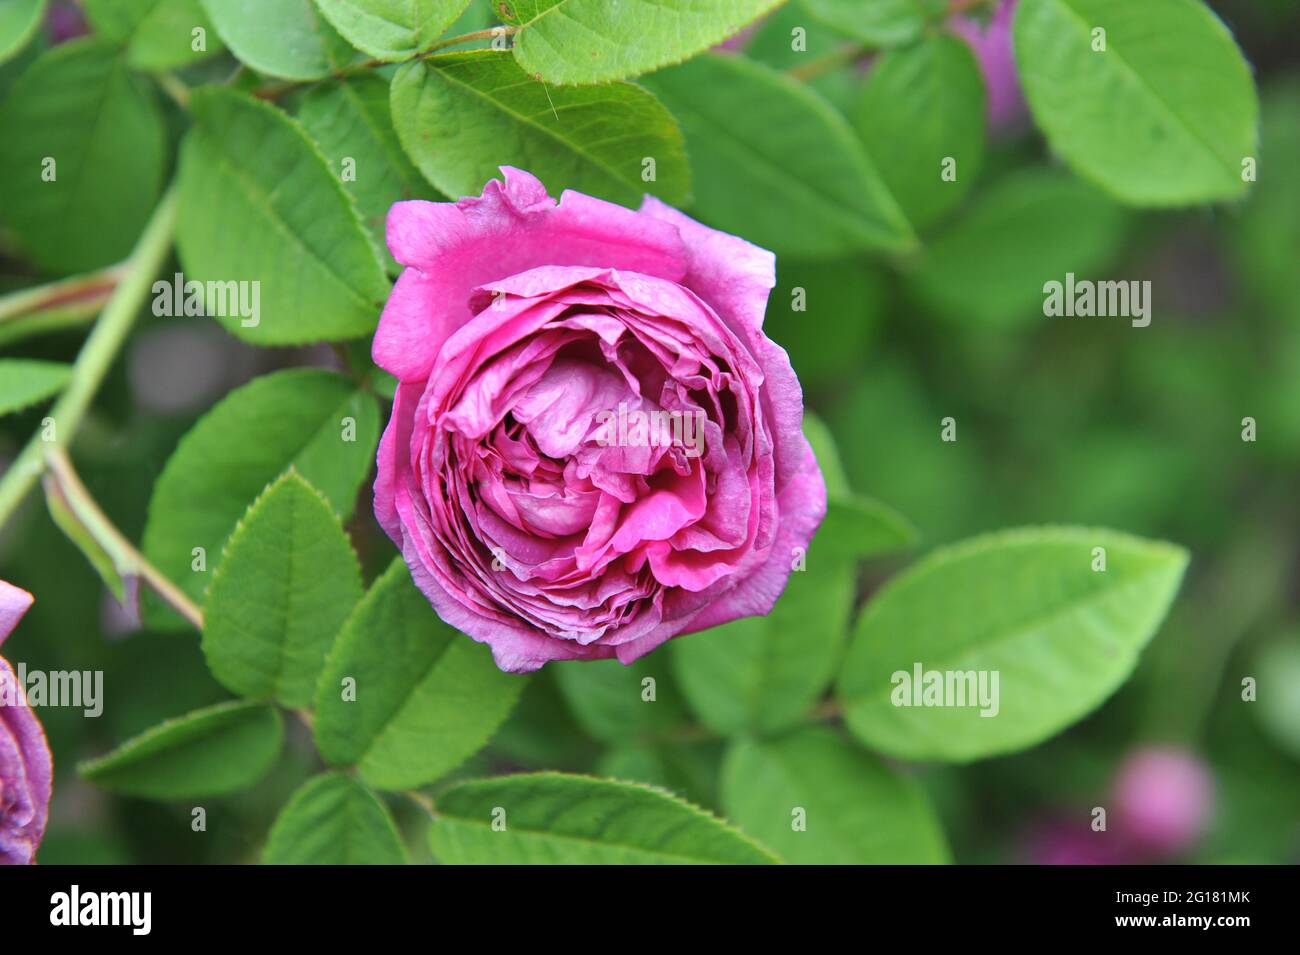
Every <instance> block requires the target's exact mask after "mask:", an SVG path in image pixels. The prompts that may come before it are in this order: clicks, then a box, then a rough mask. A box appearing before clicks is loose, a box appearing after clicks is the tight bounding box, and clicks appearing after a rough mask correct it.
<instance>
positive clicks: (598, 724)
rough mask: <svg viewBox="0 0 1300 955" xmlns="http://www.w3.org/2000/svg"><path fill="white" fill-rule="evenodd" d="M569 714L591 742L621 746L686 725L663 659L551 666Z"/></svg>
mask: <svg viewBox="0 0 1300 955" xmlns="http://www.w3.org/2000/svg"><path fill="white" fill-rule="evenodd" d="M555 678H556V680H557V681H558V682H559V685H560V690H561V691H562V692H563V693H564V698H565V699H566V700H567V701H568V704H569V709H571V710H572V711H573V715H574V716H575V717H576V718H577V720H578V722H579V723H581V724H582V727H583V729H585V730H586V731H587V732H588V733H590V734H591V735H592V736H595V737H596V738H598V739H603V740H611V741H616V740H622V739H630V738H635V737H638V736H650V735H654V734H663V733H667V732H671V731H672V730H673V729H675V728H679V727H681V726H684V725H686V724H687V723H688V722H689V721H690V720H689V717H688V715H687V713H686V707H685V706H684V705H683V703H682V698H681V694H680V693H679V692H678V691H677V687H676V685H675V684H674V683H673V679H672V675H671V674H670V672H669V669H668V661H667V660H666V659H665V657H664V655H663V654H650V655H649V656H645V657H642V658H641V659H640V660H637V661H636V662H635V663H632V664H628V665H624V664H622V663H619V662H618V661H617V660H598V661H592V662H581V661H578V662H567V663H560V664H556V665H555Z"/></svg>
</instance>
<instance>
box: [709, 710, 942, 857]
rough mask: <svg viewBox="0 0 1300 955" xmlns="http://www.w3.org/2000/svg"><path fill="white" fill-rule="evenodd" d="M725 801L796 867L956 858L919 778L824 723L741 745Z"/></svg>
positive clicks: (725, 785)
mask: <svg viewBox="0 0 1300 955" xmlns="http://www.w3.org/2000/svg"><path fill="white" fill-rule="evenodd" d="M722 804H723V806H724V807H725V809H726V812H727V814H728V816H730V817H731V818H732V819H734V820H735V821H736V823H737V825H739V826H741V827H743V828H744V829H745V831H746V832H750V833H753V834H754V835H755V836H756V837H757V838H759V839H761V840H763V841H764V842H765V843H766V844H768V845H770V846H771V847H772V848H773V849H774V850H775V851H776V852H777V854H778V855H780V856H781V857H782V858H783V859H785V860H786V861H787V862H794V863H798V864H802V865H878V864H891V865H894V864H905V865H915V864H925V863H943V862H948V861H949V857H948V848H947V845H946V843H945V841H944V837H943V831H942V829H941V828H940V826H939V821H938V819H936V818H935V815H934V811H933V810H932V809H931V808H930V803H929V800H928V799H927V798H926V796H925V793H924V791H923V790H922V789H921V787H920V786H919V785H918V784H917V783H916V782H915V780H912V779H909V778H907V777H906V776H903V775H900V774H898V773H896V772H894V771H893V770H891V769H889V768H888V767H886V766H885V765H884V764H882V763H881V762H880V760H878V759H876V758H875V757H874V756H872V755H870V754H869V753H866V752H864V751H862V750H861V749H859V748H858V747H856V746H854V745H852V744H851V743H849V742H848V741H847V740H846V739H844V737H843V736H841V735H840V734H839V733H837V732H835V731H834V730H832V729H829V728H827V727H824V726H809V727H805V728H804V729H801V730H797V731H795V732H793V733H790V734H788V735H786V736H782V737H780V738H779V739H773V740H765V741H756V740H737V741H736V742H735V743H733V744H732V746H731V749H730V750H729V751H728V753H727V756H726V759H725V761H724V763H723V769H722ZM800 810H802V812H800ZM796 822H802V823H803V824H804V826H805V827H806V828H802V829H796V828H795V824H796Z"/></svg>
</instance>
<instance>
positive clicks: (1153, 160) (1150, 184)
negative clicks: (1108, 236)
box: [1015, 0, 1259, 206]
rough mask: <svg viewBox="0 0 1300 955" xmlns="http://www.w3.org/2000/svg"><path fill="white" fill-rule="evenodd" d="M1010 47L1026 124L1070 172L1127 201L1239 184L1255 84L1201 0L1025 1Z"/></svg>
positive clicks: (1203, 198)
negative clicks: (1030, 121) (1033, 125)
mask: <svg viewBox="0 0 1300 955" xmlns="http://www.w3.org/2000/svg"><path fill="white" fill-rule="evenodd" d="M1099 30H1100V31H1104V36H1103V34H1099V33H1098V32H1097V31H1099ZM1103 40H1104V49H1102V48H1101V47H1102V41H1103ZM1015 44H1016V62H1017V64H1018V65H1019V68H1020V78H1021V82H1022V83H1023V85H1024V88H1025V95H1026V98H1027V99H1028V100H1029V105H1030V107H1031V108H1032V109H1033V111H1034V119H1035V121H1036V122H1037V123H1038V125H1039V127H1040V128H1041V129H1042V130H1043V132H1044V133H1046V135H1047V138H1048V140H1049V141H1050V143H1051V145H1052V147H1053V149H1055V150H1056V151H1057V152H1059V153H1060V154H1061V155H1062V156H1063V157H1064V158H1065V159H1066V161H1068V162H1069V163H1070V164H1071V165H1072V166H1073V167H1074V168H1075V169H1076V170H1078V172H1079V173H1080V174H1081V175H1083V176H1086V177H1087V178H1089V179H1091V180H1093V181H1094V182H1096V183H1098V184H1099V185H1101V186H1103V187H1105V188H1106V189H1107V190H1108V191H1109V192H1111V193H1112V194H1114V195H1115V196H1118V197H1119V198H1120V199H1122V200H1123V201H1125V202H1127V203H1130V204H1131V205H1138V206H1174V205H1189V204H1191V203H1195V202H1208V201H1212V200H1215V199H1228V198H1233V197H1236V196H1240V195H1241V194H1242V193H1244V192H1245V191H1246V188H1247V182H1246V181H1245V180H1244V178H1243V176H1242V160H1243V159H1246V158H1247V157H1253V156H1255V155H1256V124H1257V122H1258V116H1259V104H1258V102H1257V99H1256V95H1255V86H1254V82H1253V81H1252V79H1251V75H1250V67H1249V66H1248V65H1247V64H1246V61H1245V59H1244V58H1243V57H1242V55H1241V51H1240V50H1238V49H1237V45H1236V43H1235V42H1234V41H1233V39H1232V34H1230V33H1229V32H1228V29H1227V28H1226V27H1225V26H1224V25H1223V23H1222V22H1221V21H1220V20H1219V19H1218V18H1217V17H1216V16H1215V15H1214V14H1213V13H1212V12H1211V11H1210V10H1209V8H1208V7H1206V5H1205V4H1204V3H1202V2H1200V0H1146V2H1144V3H1129V2H1128V0H1025V2H1023V3H1021V4H1020V6H1019V7H1018V8H1017V10H1016V19H1015ZM1193 63H1194V64H1195V65H1196V66H1195V68H1194V69H1189V67H1188V64H1193Z"/></svg>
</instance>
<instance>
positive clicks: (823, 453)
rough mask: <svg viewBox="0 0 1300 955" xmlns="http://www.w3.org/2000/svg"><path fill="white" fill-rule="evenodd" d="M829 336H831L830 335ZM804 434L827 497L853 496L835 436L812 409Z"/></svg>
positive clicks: (805, 421)
mask: <svg viewBox="0 0 1300 955" xmlns="http://www.w3.org/2000/svg"><path fill="white" fill-rule="evenodd" d="M828 337H829V336H828ZM803 434H804V437H805V438H807V439H808V444H809V445H811V447H812V450H813V456H814V457H816V458H817V467H818V468H819V469H820V470H821V472H822V480H824V481H825V482H826V497H827V499H828V500H831V501H845V500H848V499H850V498H851V497H852V496H853V490H852V489H851V488H850V487H849V476H848V474H846V473H845V471H844V461H843V460H842V459H841V458H840V449H839V447H838V446H837V445H836V444H835V436H834V435H833V434H831V429H830V428H829V427H827V425H826V422H825V421H823V420H822V419H821V418H819V417H818V416H817V415H816V414H814V413H813V412H811V411H805V412H804V413H803Z"/></svg>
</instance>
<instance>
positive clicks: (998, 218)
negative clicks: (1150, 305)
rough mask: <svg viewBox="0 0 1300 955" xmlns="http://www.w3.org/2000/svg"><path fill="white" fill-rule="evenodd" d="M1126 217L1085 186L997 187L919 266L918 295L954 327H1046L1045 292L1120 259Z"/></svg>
mask: <svg viewBox="0 0 1300 955" xmlns="http://www.w3.org/2000/svg"><path fill="white" fill-rule="evenodd" d="M1125 224H1126V219H1125V217H1124V213H1123V210H1122V209H1121V208H1120V207H1119V206H1117V205H1116V204H1115V203H1113V202H1111V201H1110V200H1109V199H1108V198H1107V197H1106V196H1105V195H1103V194H1101V193H1099V192H1098V191H1097V190H1096V189H1094V188H1092V187H1091V186H1089V185H1088V184H1087V183H1084V182H1081V181H1079V180H1078V179H1074V178H1071V177H1067V176H1064V175H1060V174H1058V173H1054V172H1048V171H1040V170H1033V171H1031V172H1025V173H1017V174H1015V175H1013V176H1010V177H1008V178H1006V179H1003V180H1001V181H999V182H998V183H997V184H996V185H994V186H992V187H991V188H990V189H988V190H987V191H986V192H985V193H984V194H983V195H982V196H980V197H979V198H978V199H977V200H975V201H974V202H972V203H971V205H970V207H969V208H967V209H966V210H965V211H964V212H963V213H962V214H961V215H960V216H958V217H956V218H955V219H954V220H953V221H952V222H951V223H949V225H948V226H947V227H946V228H945V229H944V230H943V231H942V232H940V233H939V234H938V235H936V236H935V237H934V238H933V239H931V240H930V241H929V242H928V243H927V245H926V247H925V250H924V251H923V252H922V253H921V255H920V256H919V257H918V259H917V260H916V262H915V263H914V264H913V268H914V271H913V272H912V274H911V276H910V283H911V286H912V289H913V291H914V292H915V294H916V295H917V296H918V297H919V298H920V299H922V300H923V301H924V302H925V304H926V305H928V306H929V307H930V308H932V309H933V310H934V311H935V312H936V313H937V314H939V315H940V316H942V317H943V318H944V319H946V320H947V321H948V322H950V323H952V324H953V325H954V326H959V327H963V328H973V329H976V330H1004V329H1009V328H1015V327H1019V326H1023V325H1024V324H1026V323H1027V322H1029V321H1031V320H1035V321H1040V322H1041V321H1042V320H1043V316H1042V306H1043V284H1044V283H1045V282H1048V281H1055V282H1064V281H1065V277H1066V273H1068V272H1072V273H1074V274H1075V276H1076V277H1077V278H1080V279H1085V278H1090V277H1092V276H1093V275H1095V274H1096V273H1097V272H1098V271H1099V270H1100V269H1102V268H1103V267H1104V266H1105V265H1106V264H1107V263H1108V262H1109V261H1110V259H1111V258H1112V257H1113V256H1114V254H1115V248H1116V245H1117V243H1118V242H1119V240H1120V238H1121V236H1122V235H1123V230H1124V227H1125Z"/></svg>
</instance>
